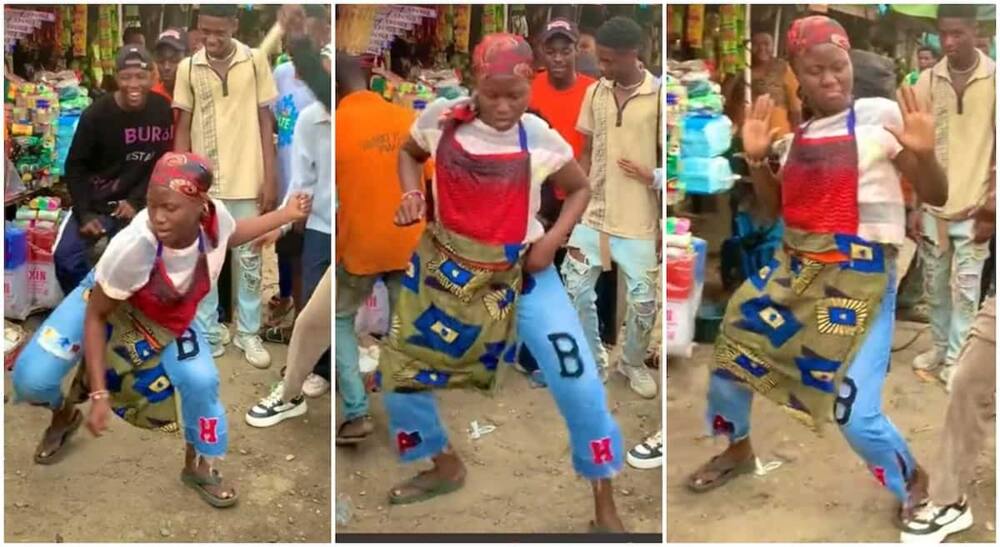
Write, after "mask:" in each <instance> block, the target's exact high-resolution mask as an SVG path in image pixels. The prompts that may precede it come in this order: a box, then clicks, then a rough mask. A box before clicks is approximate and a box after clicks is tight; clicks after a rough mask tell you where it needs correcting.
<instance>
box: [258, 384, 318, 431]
mask: <svg viewBox="0 0 1000 547" xmlns="http://www.w3.org/2000/svg"><path fill="white" fill-rule="evenodd" d="M284 391H285V384H284V382H278V385H276V386H275V387H274V389H273V390H271V394H270V395H268V396H267V397H265V398H263V399H261V400H260V401H259V402H258V403H257V404H255V405H254V406H253V408H251V409H250V410H248V411H247V413H246V416H245V418H246V421H247V423H248V424H249V425H251V426H253V427H270V426H272V425H277V424H279V423H281V422H282V421H283V420H287V419H288V418H294V417H296V416H301V415H303V414H305V413H306V410H307V409H308V407H307V406H306V399H305V397H304V396H303V395H299V396H298V397H296V398H294V399H292V400H291V401H287V402H286V401H284V400H283V399H282V395H283V393H284Z"/></svg>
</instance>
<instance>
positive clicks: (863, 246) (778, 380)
mask: <svg viewBox="0 0 1000 547" xmlns="http://www.w3.org/2000/svg"><path fill="white" fill-rule="evenodd" d="M794 248H798V249H809V252H805V253H803V252H796V251H794V250H792V249H794ZM831 251H833V252H839V254H840V255H841V256H843V257H845V258H844V259H843V260H840V261H837V262H826V261H824V262H819V261H817V260H813V259H811V258H807V256H816V255H814V254H810V253H829V252H831ZM890 254H891V250H890V249H889V248H887V247H885V246H882V245H879V244H876V243H871V242H867V241H864V240H862V239H860V238H858V237H855V236H842V235H834V236H824V235H818V234H804V233H802V232H797V231H795V230H788V232H786V248H784V249H781V250H779V251H778V252H777V253H776V254H775V257H774V258H773V259H772V260H771V262H770V263H769V264H768V265H766V266H764V267H763V268H761V269H760V271H759V272H757V274H756V275H754V276H752V277H750V278H749V279H747V281H746V282H744V284H743V285H742V286H741V287H740V288H739V289H738V290H737V291H736V293H735V294H734V295H733V296H732V298H731V299H730V301H729V305H728V306H727V308H726V314H725V318H724V320H723V325H722V329H721V332H720V334H719V338H718V340H717V341H716V345H715V363H714V368H715V369H722V370H724V371H725V372H727V373H728V375H731V376H732V377H733V378H735V379H736V380H738V381H740V382H743V383H745V384H747V385H749V386H750V387H752V388H753V389H754V390H755V391H757V392H759V393H760V394H762V395H765V396H766V397H768V398H769V399H771V400H772V401H774V402H776V403H777V404H778V405H780V406H781V408H783V409H784V410H786V411H787V412H789V413H790V414H791V415H792V416H794V417H795V418H797V419H798V420H800V421H801V422H803V423H804V424H806V425H807V426H809V427H811V428H813V429H814V430H817V431H819V430H820V429H821V427H822V426H823V425H825V424H826V423H828V422H830V421H831V420H832V419H836V416H835V414H836V410H835V403H836V400H837V396H838V395H837V394H838V389H839V386H840V383H841V381H842V380H843V378H844V375H845V374H846V372H847V368H848V366H849V365H850V363H851V362H852V360H853V358H854V356H855V354H856V353H857V351H858V349H859V348H860V346H861V344H862V342H863V341H864V339H865V336H866V335H867V333H868V331H869V327H870V325H871V321H872V319H873V317H874V316H875V314H876V312H877V311H878V310H879V304H880V302H881V301H882V297H883V295H884V294H885V289H886V286H887V283H888V282H889V272H888V269H889V268H890V267H891V261H892V257H891V256H889V255H890Z"/></svg>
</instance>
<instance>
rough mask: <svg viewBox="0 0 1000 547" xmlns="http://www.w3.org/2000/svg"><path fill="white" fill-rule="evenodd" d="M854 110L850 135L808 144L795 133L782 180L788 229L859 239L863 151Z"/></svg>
mask: <svg viewBox="0 0 1000 547" xmlns="http://www.w3.org/2000/svg"><path fill="white" fill-rule="evenodd" d="M854 125H855V115H854V106H853V105H852V106H851V109H850V111H848V113H847V135H843V136H839V137H820V138H812V139H810V138H806V137H805V129H806V128H807V127H808V124H806V126H805V127H802V128H799V129H797V130H796V132H795V140H794V142H793V143H792V149H791V151H790V152H789V154H788V160H787V161H786V162H785V168H784V170H783V172H782V177H781V209H782V214H783V215H784V218H785V225H786V226H787V227H789V228H792V229H795V230H801V231H803V232H807V233H812V234H843V235H857V233H858V223H859V219H858V145H857V138H856V136H855V132H854Z"/></svg>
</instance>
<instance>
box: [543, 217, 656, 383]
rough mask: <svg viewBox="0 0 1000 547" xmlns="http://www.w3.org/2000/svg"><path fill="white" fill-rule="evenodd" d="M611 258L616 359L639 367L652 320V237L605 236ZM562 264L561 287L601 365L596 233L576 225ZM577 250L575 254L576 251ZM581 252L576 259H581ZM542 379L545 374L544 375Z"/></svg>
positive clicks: (604, 363)
mask: <svg viewBox="0 0 1000 547" xmlns="http://www.w3.org/2000/svg"><path fill="white" fill-rule="evenodd" d="M609 239H610V247H611V260H613V261H614V262H615V263H616V264H618V267H619V268H621V271H622V273H623V274H624V275H625V283H626V289H627V292H626V296H625V299H626V305H627V309H626V312H625V342H624V344H623V347H622V364H624V365H625V366H633V367H639V366H644V364H643V363H644V361H645V359H646V350H648V349H649V341H650V337H651V335H652V333H653V325H654V324H655V323H656V276H657V275H658V271H659V270H658V263H657V260H656V240H653V239H626V238H622V237H614V236H610V238H609ZM567 248H568V249H569V251H568V252H567V253H566V259H565V261H564V262H563V265H562V274H563V278H564V279H565V280H566V290H567V291H569V296H570V299H571V300H572V301H573V306H574V307H576V311H577V313H578V314H579V315H580V321H581V322H582V323H583V330H584V333H585V334H586V336H587V345H588V346H590V348H591V350H592V351H593V352H594V360H595V361H596V362H597V363H598V364H599V365H600V366H601V368H607V366H608V354H607V351H605V349H604V345H603V344H601V334H600V324H599V322H598V317H597V291H596V290H595V288H596V287H597V278H598V277H600V275H601V232H598V231H597V230H595V229H593V228H590V227H588V226H584V225H583V224H578V225H577V226H576V228H574V229H573V235H572V236H570V240H569V244H568V245H567ZM577 251H578V252H579V253H577ZM581 255H582V259H581ZM546 378H548V376H546Z"/></svg>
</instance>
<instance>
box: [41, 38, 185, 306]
mask: <svg viewBox="0 0 1000 547" xmlns="http://www.w3.org/2000/svg"><path fill="white" fill-rule="evenodd" d="M115 66H116V70H117V72H116V74H115V79H116V80H117V82H118V91H116V92H114V93H111V94H108V95H105V96H103V97H101V98H100V99H97V100H96V101H95V102H94V104H92V105H91V106H90V107H89V108H87V110H85V111H84V112H83V115H82V116H81V117H80V124H79V126H78V127H77V130H76V134H75V135H74V136H73V144H72V145H71V146H70V149H69V155H68V156H67V158H66V175H65V176H64V177H63V179H64V180H65V181H66V185H67V186H68V187H69V193H70V196H71V197H72V199H73V212H72V214H71V215H70V216H69V217H68V218H67V220H66V222H65V223H64V225H63V227H62V229H61V233H60V237H59V241H58V242H57V243H56V249H55V266H56V277H57V278H58V279H59V285H60V286H61V287H62V290H63V292H64V293H65V294H69V293H70V292H72V291H73V289H75V288H76V286H77V285H79V284H80V281H82V280H83V278H84V277H86V276H87V273H89V272H90V270H91V269H92V268H93V266H94V264H96V261H97V258H99V255H100V253H101V251H100V249H101V248H103V245H101V242H102V241H103V242H105V243H106V242H107V240H109V239H110V238H111V236H113V235H114V234H115V233H116V232H117V231H118V230H119V229H121V228H123V227H124V226H125V225H126V224H128V223H129V221H131V220H132V217H134V216H135V214H136V212H137V211H139V210H141V209H142V208H143V207H145V205H146V187H147V185H148V183H149V175H150V173H152V171H153V165H155V164H156V160H158V159H160V156H162V155H163V154H164V153H165V152H167V151H168V150H169V148H168V147H169V143H170V141H171V139H172V138H173V130H172V127H173V123H172V121H173V118H172V117H171V113H170V103H168V102H167V101H166V99H164V98H163V97H161V96H159V95H157V94H155V93H150V88H151V87H152V85H153V60H152V59H151V58H150V56H149V53H148V52H147V51H146V50H145V49H142V48H141V47H139V46H125V47H123V48H122V49H121V50H120V51H119V52H118V58H117V61H116V64H115Z"/></svg>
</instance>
